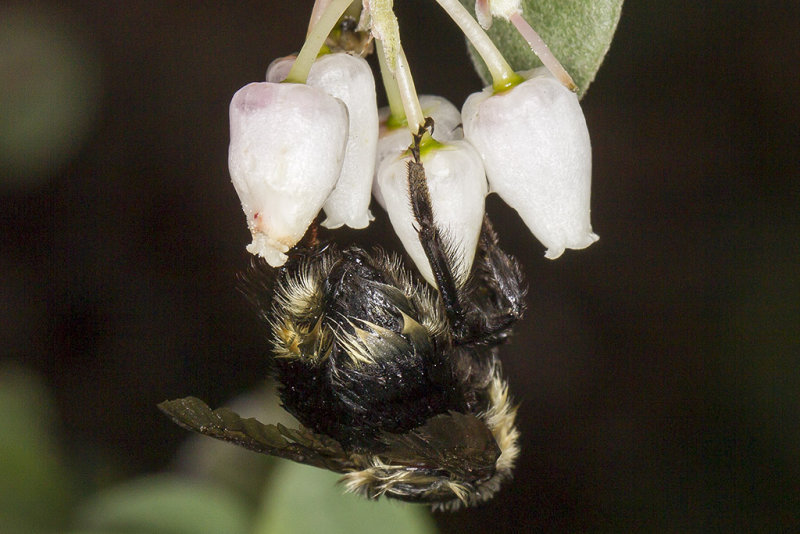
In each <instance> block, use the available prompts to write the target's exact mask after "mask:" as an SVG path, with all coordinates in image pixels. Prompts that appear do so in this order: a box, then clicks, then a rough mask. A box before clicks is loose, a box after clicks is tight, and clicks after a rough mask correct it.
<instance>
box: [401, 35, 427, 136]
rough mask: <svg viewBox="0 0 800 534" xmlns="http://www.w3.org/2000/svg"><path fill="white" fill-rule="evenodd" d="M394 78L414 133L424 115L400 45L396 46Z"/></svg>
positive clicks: (420, 124)
mask: <svg viewBox="0 0 800 534" xmlns="http://www.w3.org/2000/svg"><path fill="white" fill-rule="evenodd" d="M394 78H395V80H397V89H398V92H399V94H400V100H402V102H403V110H405V112H406V119H407V122H408V127H409V129H410V130H411V132H412V133H416V131H417V129H418V128H419V127H420V126H423V125H424V124H425V115H424V114H423V113H422V107H421V106H420V105H419V98H417V89H416V87H414V78H412V77H411V68H409V66H408V60H407V59H406V53H405V52H404V51H403V47H402V46H401V45H398V47H397V58H396V61H395V69H394Z"/></svg>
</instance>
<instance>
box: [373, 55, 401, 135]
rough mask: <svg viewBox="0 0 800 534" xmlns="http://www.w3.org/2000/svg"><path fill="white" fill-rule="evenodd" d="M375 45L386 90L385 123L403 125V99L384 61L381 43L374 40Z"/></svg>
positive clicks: (391, 126)
mask: <svg viewBox="0 0 800 534" xmlns="http://www.w3.org/2000/svg"><path fill="white" fill-rule="evenodd" d="M375 47H376V48H377V50H378V65H379V66H380V68H381V79H382V80H383V88H384V90H385V91H386V99H387V100H388V101H389V118H388V120H387V121H386V125H387V126H389V127H390V128H393V127H398V126H405V125H406V124H407V123H408V121H407V120H406V112H405V109H403V99H402V98H401V97H400V88H399V87H398V86H397V80H396V79H395V77H394V76H393V75H392V73H391V71H390V70H389V65H388V64H387V63H386V52H385V51H384V49H383V43H382V42H381V41H378V40H376V41H375Z"/></svg>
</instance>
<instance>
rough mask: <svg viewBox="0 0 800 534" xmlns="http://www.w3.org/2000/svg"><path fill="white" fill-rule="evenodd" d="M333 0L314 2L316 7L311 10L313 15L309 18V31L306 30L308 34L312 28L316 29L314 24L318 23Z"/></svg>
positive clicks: (317, 0)
mask: <svg viewBox="0 0 800 534" xmlns="http://www.w3.org/2000/svg"><path fill="white" fill-rule="evenodd" d="M330 3H331V0H316V1H315V2H314V8H313V9H312V10H311V17H310V18H309V19H308V31H307V32H306V36H308V34H310V33H311V30H313V29H314V26H316V25H317V22H319V19H320V18H321V17H322V14H323V13H324V12H325V9H326V8H327V7H328V6H329V5H330Z"/></svg>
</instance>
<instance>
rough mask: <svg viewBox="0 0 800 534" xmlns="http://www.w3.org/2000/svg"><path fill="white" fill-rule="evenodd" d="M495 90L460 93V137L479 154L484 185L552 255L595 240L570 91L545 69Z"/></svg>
mask: <svg viewBox="0 0 800 534" xmlns="http://www.w3.org/2000/svg"><path fill="white" fill-rule="evenodd" d="M520 74H521V75H522V76H523V78H525V80H526V81H524V82H523V83H521V84H519V85H516V86H515V87H513V88H512V89H509V90H507V91H505V92H502V93H497V94H494V92H493V90H492V88H491V87H487V88H486V89H484V90H483V92H481V93H475V94H473V95H471V96H470V97H469V98H467V101H466V102H465V103H464V107H463V108H462V118H463V121H464V137H465V138H466V139H467V140H469V141H470V142H471V143H472V144H473V145H474V146H475V148H476V149H477V150H478V152H480V154H481V157H482V159H483V163H484V166H485V168H486V176H487V178H488V180H489V187H490V189H491V190H492V191H494V192H496V193H497V194H499V195H500V197H501V198H502V199H503V200H504V201H505V202H506V203H507V204H508V205H509V206H511V207H512V208H514V209H516V210H517V211H518V212H519V214H520V216H521V217H522V220H523V221H524V222H525V224H526V225H527V226H528V228H530V230H531V232H533V234H534V235H535V236H536V238H537V239H538V240H539V241H541V242H542V244H544V245H545V247H547V251H546V253H545V256H546V257H547V258H550V259H554V258H558V257H559V256H561V254H562V253H563V252H564V250H565V249H567V248H570V249H582V248H586V247H588V246H589V245H591V244H592V243H594V242H595V241H597V239H598V237H597V235H596V234H594V232H592V225H591V222H590V217H589V212H590V197H591V181H592V151H591V143H590V141H589V132H588V129H587V127H586V121H585V119H584V117H583V111H582V110H581V107H580V104H579V103H578V98H577V96H576V95H575V93H573V92H571V91H570V90H568V89H566V88H565V87H564V86H563V85H562V84H561V83H560V82H559V81H558V80H556V79H555V78H554V77H553V76H552V75H551V74H550V73H549V72H548V71H547V70H546V69H544V68H539V69H534V70H531V71H526V72H522V73H520Z"/></svg>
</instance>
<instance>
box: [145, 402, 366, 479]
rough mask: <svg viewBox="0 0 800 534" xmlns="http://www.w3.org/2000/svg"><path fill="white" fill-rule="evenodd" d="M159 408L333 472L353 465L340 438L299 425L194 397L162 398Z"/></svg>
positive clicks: (182, 421)
mask: <svg viewBox="0 0 800 534" xmlns="http://www.w3.org/2000/svg"><path fill="white" fill-rule="evenodd" d="M158 408H159V409H160V410H161V411H162V412H164V413H165V414H167V415H168V416H169V417H170V418H172V420H173V421H175V422H176V423H177V424H179V425H180V426H182V427H183V428H186V429H188V430H192V431H194V432H198V433H200V434H203V435H206V436H210V437H212V438H216V439H219V440H222V441H228V442H230V443H235V444H236V445H239V446H240V447H244V448H245V449H249V450H251V451H255V452H260V453H262V454H269V455H272V456H278V457H280V458H286V459H288V460H294V461H295V462H299V463H303V464H307V465H311V466H314V467H321V468H323V469H328V470H330V471H334V472H336V473H344V472H346V471H348V470H352V469H353V467H354V466H353V463H352V462H351V460H350V458H349V457H348V455H347V453H345V451H344V450H343V449H342V446H341V445H340V444H339V442H337V441H335V440H333V439H331V438H327V437H325V436H321V435H319V434H315V433H313V432H311V431H310V430H307V429H305V428H302V427H301V428H299V429H292V428H287V427H285V426H283V425H281V424H278V425H265V424H264V423H261V422H260V421H257V420H256V419H253V418H247V419H245V418H242V417H241V416H239V415H238V414H236V413H234V412H232V411H231V410H229V409H227V408H219V409H217V410H213V411H212V410H211V408H209V407H208V405H206V403H204V402H203V401H201V400H200V399H197V398H195V397H186V398H183V399H177V400H172V401H164V402H162V403H161V404H159V405H158Z"/></svg>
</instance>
